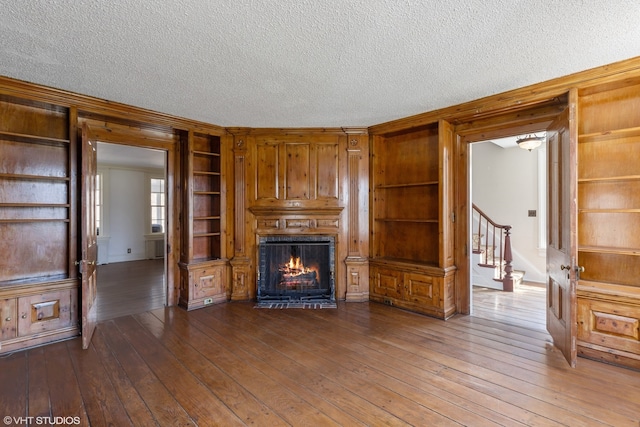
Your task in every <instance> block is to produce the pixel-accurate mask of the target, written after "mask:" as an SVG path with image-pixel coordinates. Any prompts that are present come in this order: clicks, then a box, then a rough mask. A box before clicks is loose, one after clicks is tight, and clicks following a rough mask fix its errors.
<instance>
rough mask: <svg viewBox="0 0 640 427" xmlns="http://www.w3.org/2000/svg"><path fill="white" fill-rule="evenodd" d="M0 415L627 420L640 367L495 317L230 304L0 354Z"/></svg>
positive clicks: (215, 420)
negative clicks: (573, 361)
mask: <svg viewBox="0 0 640 427" xmlns="http://www.w3.org/2000/svg"><path fill="white" fill-rule="evenodd" d="M478 307H479V305H477V306H476V308H478ZM0 415H2V416H3V417H6V416H12V417H26V416H33V417H38V416H61V417H79V420H80V422H81V424H80V425H83V426H87V425H91V426H107V425H114V426H127V425H141V426H151V425H159V426H167V425H180V426H186V425H200V426H205V425H222V426H231V425H254V426H267V425H294V426H299V425H307V426H325V425H326V426H332V425H342V426H356V425H369V426H379V425H414V426H443V425H468V426H485V425H487V426H488V425H502V426H517V425H537V426H547V425H549V426H557V425H565V426H590V425H610V426H634V427H638V425H640V372H638V371H633V370H629V369H624V368H618V367H614V366H609V365H606V364H603V363H598V362H594V361H590V360H586V359H579V360H578V366H577V368H575V369H572V368H570V367H569V366H568V365H567V363H566V362H565V360H564V359H563V357H562V355H561V354H560V353H559V352H558V351H556V350H555V349H554V348H553V346H552V345H551V343H550V339H549V336H548V335H547V333H546V332H544V331H542V330H539V328H535V327H525V326H522V325H520V326H518V325H510V324H508V323H505V321H504V319H502V320H500V319H498V320H489V319H486V318H482V317H478V316H455V317H454V318H452V319H450V320H448V321H446V322H445V321H441V320H436V319H432V318H429V317H426V316H422V315H418V314H413V313H409V312H406V311H403V310H400V309H397V308H393V307H388V306H385V305H380V304H376V303H349V304H345V303H340V304H339V305H338V308H337V309H323V310H301V309H289V310H267V309H256V308H254V306H253V304H251V303H237V302H235V303H227V304H220V305H215V306H210V307H206V308H203V309H200V310H194V311H191V312H186V311H184V310H183V309H180V308H167V309H157V310H153V311H149V312H145V313H142V314H137V315H127V316H124V317H119V318H116V319H111V320H107V321H104V322H101V323H100V324H99V325H98V327H97V329H96V333H95V336H94V338H93V341H92V345H91V346H90V348H89V349H88V350H82V349H81V345H80V339H74V340H70V341H65V342H60V343H56V344H52V345H48V346H44V347H40V348H35V349H31V350H28V351H22V352H17V353H15V354H12V355H9V356H5V357H2V358H0ZM9 425H10V423H9Z"/></svg>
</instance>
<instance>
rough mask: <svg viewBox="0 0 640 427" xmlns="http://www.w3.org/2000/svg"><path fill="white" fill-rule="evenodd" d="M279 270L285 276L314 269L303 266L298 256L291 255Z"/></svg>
mask: <svg viewBox="0 0 640 427" xmlns="http://www.w3.org/2000/svg"><path fill="white" fill-rule="evenodd" d="M280 271H282V272H283V273H284V274H285V275H286V276H285V277H287V276H288V277H295V276H299V275H301V274H308V273H311V272H312V271H314V270H313V269H311V268H308V267H305V266H304V264H303V263H302V261H301V260H300V257H297V258H294V257H293V256H291V257H290V258H289V262H288V263H286V264H284V266H282V268H281V269H280Z"/></svg>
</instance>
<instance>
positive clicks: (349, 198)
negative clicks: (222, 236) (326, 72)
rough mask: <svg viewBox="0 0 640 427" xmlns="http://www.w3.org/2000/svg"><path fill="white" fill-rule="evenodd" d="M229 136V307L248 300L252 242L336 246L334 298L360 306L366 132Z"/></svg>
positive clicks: (364, 279) (364, 290) (364, 294)
mask: <svg viewBox="0 0 640 427" xmlns="http://www.w3.org/2000/svg"><path fill="white" fill-rule="evenodd" d="M230 132H231V133H233V134H234V139H235V144H234V146H235V147H236V148H235V150H234V165H235V167H236V173H235V183H234V186H235V194H236V198H235V203H236V206H235V211H234V217H235V219H236V222H235V227H236V229H235V235H236V239H239V241H238V242H237V244H236V247H235V256H234V258H233V259H232V260H231V264H232V266H233V277H234V279H233V291H232V299H238V300H240V299H247V298H254V297H255V293H256V288H255V283H256V280H255V277H256V267H255V266H256V263H257V240H258V238H259V237H260V236H264V235H294V234H295V235H300V234H310V235H330V236H333V237H335V238H336V264H337V265H336V294H337V295H336V298H337V299H348V300H351V301H356V300H360V301H366V300H368V288H369V285H368V272H367V268H368V267H367V258H368V239H367V237H366V236H367V235H368V231H367V227H368V222H367V221H366V218H367V215H368V202H367V199H366V189H367V188H368V145H367V139H366V131H365V130H364V129H356V128H349V129H295V130H293V129H292V130H286V129H230ZM363 189H364V190H365V191H362V190H363ZM363 195H364V197H363ZM363 218H364V219H365V220H363ZM240 227H242V228H241V229H240ZM350 231H351V233H350ZM354 231H355V233H354ZM363 235H364V237H363ZM247 284H250V285H249V286H247Z"/></svg>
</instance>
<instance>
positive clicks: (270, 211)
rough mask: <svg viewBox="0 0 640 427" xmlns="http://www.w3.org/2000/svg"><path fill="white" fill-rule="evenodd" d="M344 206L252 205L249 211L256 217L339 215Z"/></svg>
mask: <svg viewBox="0 0 640 427" xmlns="http://www.w3.org/2000/svg"><path fill="white" fill-rule="evenodd" d="M343 209H344V207H342V206H331V207H308V206H252V207H250V208H249V211H250V212H251V213H252V214H254V215H255V216H256V217H261V216H286V215H295V216H308V217H317V216H334V217H337V216H339V215H340V213H341V212H342V210H343Z"/></svg>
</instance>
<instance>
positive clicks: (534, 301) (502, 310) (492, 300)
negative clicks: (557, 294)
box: [471, 282, 547, 331]
mask: <svg viewBox="0 0 640 427" xmlns="http://www.w3.org/2000/svg"><path fill="white" fill-rule="evenodd" d="M546 294H547V292H546V289H545V287H544V285H543V284H538V283H531V282H523V283H521V284H519V285H518V286H516V287H515V288H514V289H513V292H502V291H497V290H495V289H489V288H483V287H478V286H474V287H473V294H472V295H473V306H472V310H471V313H472V315H473V316H474V317H480V318H483V319H489V320H494V321H496V322H500V323H505V324H507V325H516V326H522V327H525V328H531V329H535V330H538V331H546V330H547V325H546V323H547V319H546V312H545V308H546V305H545V303H546V298H547V296H546Z"/></svg>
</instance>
